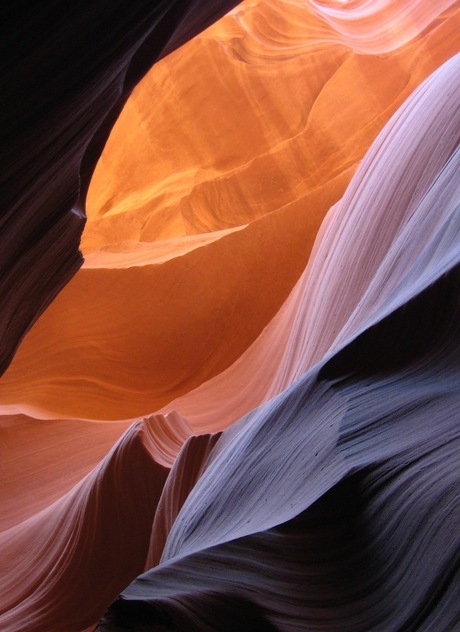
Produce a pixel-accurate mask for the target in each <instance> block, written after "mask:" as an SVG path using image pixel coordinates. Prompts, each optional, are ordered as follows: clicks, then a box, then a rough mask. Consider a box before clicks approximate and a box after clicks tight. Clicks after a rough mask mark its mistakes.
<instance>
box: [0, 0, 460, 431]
mask: <svg viewBox="0 0 460 632" xmlns="http://www.w3.org/2000/svg"><path fill="white" fill-rule="evenodd" d="M458 26H459V18H458V11H455V12H454V11H453V10H452V11H451V14H449V13H448V14H446V15H445V16H444V17H440V18H439V19H438V20H437V21H434V22H433V23H432V24H431V28H430V29H428V30H427V31H426V32H424V33H423V34H422V35H420V36H419V37H417V38H416V39H415V40H413V41H411V42H410V43H408V44H407V45H406V46H405V47H403V48H400V49H397V50H395V51H393V52H391V53H387V54H385V55H384V56H375V55H359V54H356V53H355V52H353V51H352V50H351V49H350V48H347V47H345V46H344V45H343V44H336V43H333V44H331V43H330V37H329V36H328V35H327V33H329V32H330V31H331V27H330V26H327V25H326V23H325V22H324V20H323V18H322V17H321V16H318V15H313V14H312V13H311V12H310V10H309V8H308V6H307V5H306V4H304V3H298V4H296V3H293V4H292V3H287V4H284V3H280V2H278V1H277V2H275V1H274V0H272V1H268V0H267V1H266V2H260V3H254V2H252V3H247V4H243V5H241V6H240V7H239V8H237V9H236V10H235V11H233V12H232V13H231V14H230V15H229V16H227V17H226V18H224V20H223V21H221V22H220V23H218V24H217V25H215V26H214V27H212V28H211V29H209V30H208V31H207V32H205V33H204V34H203V35H201V36H200V37H198V38H196V39H195V40H193V41H191V42H190V43H189V44H187V45H186V46H184V47H183V48H182V49H179V50H178V51H176V52H175V53H173V54H172V55H170V56H169V57H168V58H166V59H164V60H163V61H162V62H161V63H159V64H157V65H156V66H155V67H154V68H153V70H152V72H151V73H150V74H149V76H148V77H146V79H145V81H144V82H143V83H142V84H141V85H140V86H139V88H138V89H137V90H136V92H135V94H134V95H133V97H132V99H131V101H130V103H129V104H128V106H127V109H126V110H125V112H124V113H123V114H122V116H121V118H120V121H119V123H118V124H117V126H116V128H115V129H114V131H113V134H112V137H111V139H110V140H109V143H108V145H107V148H106V152H105V153H104V154H103V156H102V159H101V161H100V164H99V166H98V168H97V170H96V174H95V178H94V182H93V185H92V189H91V192H90V196H89V220H88V225H87V229H86V231H85V234H84V237H83V242H82V246H83V250H84V252H85V253H86V255H87V261H86V264H85V267H84V268H83V269H82V270H81V272H80V273H79V274H78V275H77V276H76V277H75V279H74V280H73V281H72V282H71V283H70V284H69V285H68V286H67V287H66V288H65V290H64V291H63V292H62V293H61V295H60V296H59V297H58V298H57V299H56V301H55V302H54V303H53V305H52V306H51V307H50V309H49V310H47V312H46V313H45V314H44V315H43V316H42V318H41V319H40V320H39V322H38V323H37V324H36V326H35V327H34V328H33V330H32V331H31V332H30V333H29V335H28V336H27V338H26V339H25V340H24V343H23V344H22V346H21V348H20V350H19V352H18V354H17V356H16V358H15V361H14V362H13V364H12V366H11V368H10V370H9V371H8V372H7V373H6V375H5V376H4V378H3V380H2V382H1V383H0V402H1V403H2V404H3V405H4V406H6V407H7V408H4V409H3V410H5V411H7V410H8V411H9V412H11V411H13V412H24V413H26V414H29V413H30V414H33V415H35V416H44V417H50V416H51V417H82V418H91V419H100V420H103V419H112V420H115V419H126V418H130V417H134V416H136V415H144V414H148V413H150V412H152V411H155V410H158V409H160V408H161V407H163V406H165V405H167V404H168V402H171V401H172V400H174V399H176V398H177V397H180V396H182V395H184V394H185V393H187V392H189V391H190V390H192V389H194V388H196V387H197V386H199V385H200V384H202V383H204V382H206V381H207V380H209V379H210V378H213V377H214V376H216V375H217V374H219V373H221V372H222V371H224V370H225V369H226V368H227V367H229V366H230V365H231V364H232V363H233V362H235V361H236V360H237V359H238V357H239V356H240V355H241V354H242V353H243V352H244V351H245V350H246V349H247V348H248V347H249V345H250V344H251V343H253V342H254V340H255V339H256V338H257V336H258V335H259V334H260V333H261V331H262V330H263V328H264V327H265V326H266V325H267V324H268V323H269V322H270V321H271V319H272V318H273V317H274V315H275V314H276V312H277V311H278V310H279V308H280V307H281V305H282V304H283V302H284V301H285V300H286V298H287V296H288V294H289V292H290V291H291V289H292V288H293V286H294V284H295V282H296V281H297V279H298V278H299V276H300V274H301V272H302V270H303V269H304V268H305V265H306V263H307V261H308V257H309V253H310V251H311V247H312V244H313V241H314V239H315V236H316V233H317V231H318V228H319V226H320V224H321V221H322V219H323V218H324V216H325V214H326V213H327V211H328V210H329V208H330V207H331V206H332V205H333V204H334V203H335V202H336V201H338V200H339V199H340V197H341V196H342V194H343V192H344V190H345V187H346V185H347V183H348V181H349V179H350V177H351V176H352V174H353V172H354V170H355V168H356V165H357V163H358V162H359V160H360V159H361V157H362V156H363V154H364V152H365V151H366V149H367V147H368V146H369V143H370V142H371V141H372V140H373V138H374V137H375V135H376V134H377V132H378V131H379V129H380V128H381V127H382V125H383V124H384V123H385V121H386V120H387V119H388V118H389V116H390V115H391V114H392V112H393V111H394V110H395V109H396V107H397V106H398V105H399V104H400V103H401V102H402V100H404V99H405V98H406V97H407V96H408V94H409V93H410V92H411V91H412V89H413V88H414V87H415V86H416V85H417V84H418V83H419V82H420V81H421V80H422V79H423V78H424V77H425V76H426V75H427V74H428V73H429V72H430V71H431V70H433V69H434V68H435V67H436V66H437V65H439V63H441V62H442V61H443V60H444V59H446V58H447V57H449V55H450V54H451V53H452V51H453V50H454V49H455V48H456V45H457V29H458ZM222 231H223V232H222ZM165 238H167V239H166V241H165ZM50 341H53V342H52V345H50ZM8 407H9V408H8ZM216 421H217V420H216ZM197 423H199V422H197ZM197 427H200V428H201V429H205V424H204V423H201V424H199V425H198V426H197Z"/></svg>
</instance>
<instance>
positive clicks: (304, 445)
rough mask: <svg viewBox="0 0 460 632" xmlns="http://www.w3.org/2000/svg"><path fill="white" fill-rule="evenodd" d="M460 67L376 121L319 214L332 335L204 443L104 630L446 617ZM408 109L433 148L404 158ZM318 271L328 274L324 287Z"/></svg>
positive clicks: (455, 543)
mask: <svg viewBox="0 0 460 632" xmlns="http://www.w3.org/2000/svg"><path fill="white" fill-rule="evenodd" d="M459 70H460V55H458V56H457V57H455V58H453V59H452V60H450V61H449V62H447V63H446V64H445V65H444V66H442V67H441V68H440V69H439V70H438V71H437V72H436V73H435V74H434V75H433V76H432V77H430V79H429V80H428V81H426V82H425V83H424V84H423V85H422V86H421V87H420V88H419V90H418V91H417V92H416V93H415V94H414V95H413V96H412V97H411V99H409V101H408V102H407V103H406V104H405V105H404V107H403V108H402V109H401V110H400V111H399V112H398V114H397V116H396V117H395V118H394V119H393V120H392V121H391V122H390V123H389V125H387V127H386V128H385V130H384V131H383V132H382V134H381V135H380V137H379V138H378V139H377V140H376V142H375V143H374V145H373V147H372V148H371V149H370V151H369V152H368V155H367V156H366V159H365V161H364V162H363V165H362V166H361V168H360V170H359V171H358V173H357V174H356V176H355V178H354V180H353V182H352V184H351V185H350V187H349V189H348V190H347V193H346V194H345V196H344V201H343V203H344V205H345V206H347V200H350V199H352V200H353V204H350V205H349V206H348V208H347V209H346V211H345V212H344V213H343V214H341V213H340V212H336V213H335V214H334V216H333V218H332V219H331V221H330V223H329V224H328V226H327V231H328V232H330V231H332V230H333V228H334V225H336V227H337V228H339V227H340V228H341V230H340V231H339V230H337V232H336V233H335V234H336V237H337V239H338V240H340V239H341V238H342V235H344V236H345V238H346V239H348V242H349V243H348V244H347V248H346V249H344V250H343V251H341V249H340V248H339V249H338V252H339V253H340V255H339V256H340V260H339V261H340V262H341V264H342V267H341V269H339V270H336V275H337V276H338V277H340V275H342V283H345V282H348V284H349V289H350V299H349V300H350V303H352V304H353V309H351V310H350V311H351V315H350V316H349V317H348V319H347V320H346V324H345V325H344V324H343V321H344V320H345V319H344V315H343V314H342V310H340V309H339V306H340V297H341V295H340V293H339V292H338V291H337V289H334V288H331V290H330V291H331V292H334V296H335V307H336V311H335V314H336V319H337V331H336V339H335V342H334V344H333V345H332V347H330V349H329V350H328V346H329V344H328V343H327V341H326V343H325V345H326V346H325V351H324V353H323V356H322V358H321V359H320V360H319V362H318V363H316V364H315V366H313V367H312V368H311V369H309V370H308V371H307V372H305V373H304V374H303V375H301V376H299V378H298V379H297V380H296V381H295V382H294V383H293V384H292V385H290V386H289V387H288V388H287V389H286V390H285V391H283V392H282V393H281V394H280V395H278V396H277V397H276V398H274V399H273V400H271V401H270V402H267V403H266V404H264V405H263V406H261V407H260V408H259V409H257V410H255V411H253V412H251V413H249V415H247V416H246V417H245V418H243V419H242V420H241V421H240V422H238V423H236V424H234V425H233V426H231V427H230V428H229V429H228V430H225V431H224V432H223V434H222V435H221V437H220V438H219V439H218V441H217V443H216V444H215V445H214V446H213V448H212V451H211V452H209V451H208V450H205V451H204V453H203V464H204V465H205V469H204V472H203V473H202V474H201V476H200V478H199V479H198V481H197V483H196V484H195V486H194V487H193V489H192V490H191V491H190V493H189V494H188V497H187V499H186V500H185V502H184V503H183V505H182V508H181V509H180V511H179V513H178V515H177V517H176V519H175V521H174V523H173V524H172V527H171V530H170V532H169V535H168V537H167V539H166V543H165V546H164V550H163V554H162V557H161V563H160V564H159V565H158V566H156V567H154V568H152V569H151V570H148V571H147V572H145V573H144V574H142V575H141V576H139V578H137V579H136V580H135V581H134V582H133V583H132V584H131V585H130V586H129V587H128V588H126V589H125V590H124V591H123V592H122V594H121V596H120V597H119V599H117V600H116V601H115V602H114V604H113V605H112V606H111V608H110V609H109V612H108V613H107V615H106V616H105V617H104V619H103V621H102V622H101V623H100V624H99V626H98V628H97V629H98V630H101V631H102V630H104V631H109V630H124V629H127V628H128V625H129V629H131V630H145V629H149V627H148V626H151V627H150V629H155V626H156V625H158V626H161V625H163V626H165V627H164V628H163V629H167V628H168V626H169V629H176V630H180V631H182V630H184V631H185V630H190V631H194V630H196V631H198V630H199V631H201V632H206V631H209V632H211V630H219V631H227V630H228V631H230V630H235V629H242V630H245V629H248V630H249V629H256V630H259V629H260V630H283V631H284V630H287V631H291V630H292V631H293V632H294V631H298V630H324V631H330V630H343V629H353V630H362V631H363V632H364V631H365V630H366V631H367V630H382V629H384V630H388V631H391V630H395V631H396V630H424V631H430V630H451V629H455V626H456V625H457V623H458V620H459V617H460V604H459V602H458V585H459V580H460V566H459V563H458V562H459V559H460V537H459V533H458V520H459V518H460V503H459V497H458V488H459V484H460V473H459V470H458V467H457V465H458V449H459V447H460V441H459V423H460V365H459V358H460V353H459V352H460V325H459V323H460V318H459V317H460V292H459V290H460V213H459V210H460V181H459V178H458V175H459V173H460V148H459V143H458V134H459V132H460V124H459V123H460V120H459V118H458V114H459V111H460V109H459V108H458V98H459V97H458V95H459V94H460V91H459V90H458V86H457V85H456V81H458V76H459ZM441 86H444V89H441ZM435 102H437V105H436V106H435V105H434V103H435ZM428 104H432V107H431V108H429V107H427V106H428ZM447 104H451V107H448V106H447ZM422 113H423V114H424V116H423V115H422ZM411 121H412V122H413V126H412V127H411V131H412V136H411V139H412V143H413V146H414V148H417V149H418V152H421V151H422V147H423V146H424V144H425V142H427V139H428V138H429V136H430V134H434V132H433V129H434V130H436V132H437V134H436V135H433V138H432V142H431V143H429V144H428V147H429V148H430V149H431V151H428V149H426V153H425V156H423V153H422V154H421V155H420V153H418V154H417V159H418V161H417V163H416V164H415V163H414V160H413V157H412V160H411V161H409V164H410V165H412V166H413V169H410V168H408V167H404V162H403V163H402V164H401V163H400V158H401V156H400V154H398V153H395V151H394V144H395V143H396V144H399V145H400V146H401V149H402V151H403V148H404V143H403V142H402V141H403V139H404V138H406V133H407V128H406V125H407V124H409V122H411ZM415 121H417V122H418V123H419V126H417V124H415ZM433 141H435V142H433ZM438 143H439V144H440V145H441V147H438ZM438 152H439V153H438ZM376 156H379V159H378V160H376ZM399 167H402V169H400V168H399ZM396 174H397V176H398V177H396ZM373 178H377V180H376V181H375V180H373ZM371 183H372V184H371ZM366 185H367V186H366ZM369 189H370V190H371V191H372V190H373V191H374V192H375V195H376V196H377V199H378V200H379V201H380V205H379V210H378V211H377V212H376V217H374V221H375V222H376V223H377V225H378V226H380V230H379V232H376V233H375V235H376V237H373V235H372V233H369V230H368V227H367V226H366V224H365V223H364V226H363V228H362V229H361V231H360V230H359V229H358V225H354V223H353V220H354V219H355V218H356V217H359V216H360V214H361V206H360V201H364V200H366V201H368V203H369V202H371V200H369V198H370V194H369ZM402 191H404V192H405V194H406V195H405V196H404V195H402V194H401V192H402ZM399 204H401V205H402V206H403V208H404V213H403V214H402V215H401V216H400V217H399V218H398V217H397V216H396V217H395V213H394V206H398V205H399ZM379 216H380V217H381V218H382V220H384V219H385V221H387V222H389V224H391V225H393V233H394V232H395V228H394V226H395V225H396V226H397V228H396V236H394V237H393V239H392V240H389V239H387V236H386V235H385V232H384V231H382V224H381V223H380V224H379V222H378V218H379ZM335 223H337V224H335ZM362 224H363V220H362V218H361V225H362ZM348 226H350V229H351V230H352V231H353V232H352V233H351V236H348V235H347V232H346V228H347V227H348ZM360 240H363V241H362V243H361V241H360ZM351 242H353V243H351ZM366 244H367V245H368V246H369V247H370V245H371V244H372V245H373V247H374V252H375V255H376V258H375V260H372V261H370V259H371V257H370V255H368V254H367V255H366V253H365V250H364V245H366ZM320 248H321V245H320ZM320 248H319V249H318V250H317V252H316V257H315V261H316V258H317V257H318V256H319V254H318V253H319V250H320ZM379 249H380V252H381V255H379ZM329 252H332V255H331V256H332V257H333V256H334V255H335V250H334V251H329ZM361 256H366V257H367V261H369V266H368V267H367V268H366V269H364V270H363V273H362V275H360V274H359V270H358V271H355V270H354V269H353V268H354V266H355V265H359V267H360V268H363V264H362V263H359V260H360V257H361ZM337 276H336V277H334V280H335V279H336V278H337ZM337 281H340V278H339V279H337ZM323 284H324V285H323ZM329 287H330V285H329V277H328V276H327V275H326V276H325V277H324V280H323V278H321V279H320V282H319V283H318V284H317V286H316V292H317V299H318V300H319V297H320V296H321V295H322V294H323V292H327V291H328V290H329ZM303 296H305V295H303ZM331 311H332V308H330V309H329V310H328V311H327V312H322V313H323V314H324V315H323V316H322V317H323V318H325V315H327V316H329V314H330V313H331ZM318 320H320V319H319V318H318ZM206 441H207V440H206V439H205V442H206ZM184 454H186V451H185V452H184ZM195 469H196V465H194V466H193V467H192V470H194V471H195ZM192 477H194V476H193V475H192ZM158 629H162V628H161V627H158Z"/></svg>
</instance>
